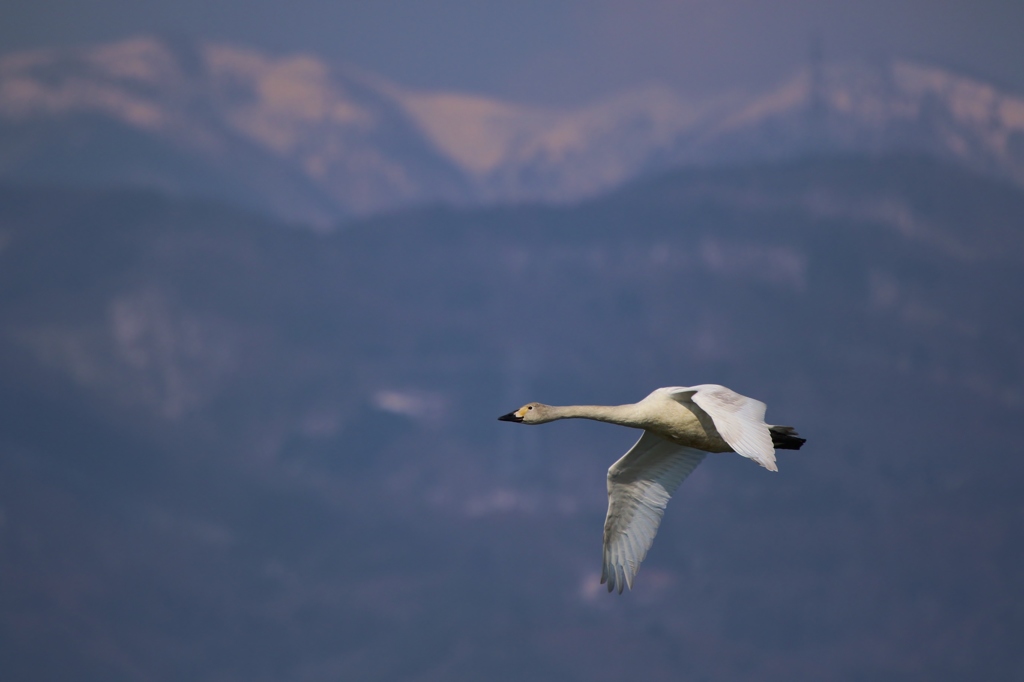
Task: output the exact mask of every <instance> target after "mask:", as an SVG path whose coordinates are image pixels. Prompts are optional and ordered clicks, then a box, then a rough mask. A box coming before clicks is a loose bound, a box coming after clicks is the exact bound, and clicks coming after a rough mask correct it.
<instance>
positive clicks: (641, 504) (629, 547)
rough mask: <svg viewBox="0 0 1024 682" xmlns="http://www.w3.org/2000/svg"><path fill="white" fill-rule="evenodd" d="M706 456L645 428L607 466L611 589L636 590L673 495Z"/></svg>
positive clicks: (604, 579)
mask: <svg viewBox="0 0 1024 682" xmlns="http://www.w3.org/2000/svg"><path fill="white" fill-rule="evenodd" d="M706 454H707V453H706V452H704V451H703V450H695V449H694V448H688V447H684V446H682V445H676V444H675V443H672V442H671V441H667V440H665V439H664V438H662V437H661V436H658V435H655V434H653V433H651V432H650V431H644V433H643V435H642V436H640V440H638V441H637V442H636V445H634V446H633V447H632V448H630V450H629V452H627V453H626V454H625V455H623V456H622V458H621V459H619V461H617V462H616V463H615V464H613V465H612V466H611V468H609V469H608V516H607V517H606V518H605V522H604V565H603V567H602V570H601V583H602V584H603V583H608V591H609V592H611V591H613V590H616V589H617V590H618V591H619V593H620V594H621V593H622V589H623V588H624V587H627V586H628V587H629V589H633V578H634V577H635V576H636V573H637V571H638V570H639V569H640V562H642V561H643V560H644V557H645V556H647V550H649V549H650V548H651V544H652V543H653V542H654V536H655V534H657V532H658V525H659V524H660V523H661V517H662V516H663V515H664V513H665V506H666V505H667V504H668V501H669V498H670V497H671V496H672V493H674V492H675V490H676V488H678V487H679V484H680V483H682V482H683V479H685V478H686V477H687V476H689V475H690V472H692V471H693V470H694V469H695V468H696V467H697V465H698V464H700V463H701V460H703V459H704V455H706Z"/></svg>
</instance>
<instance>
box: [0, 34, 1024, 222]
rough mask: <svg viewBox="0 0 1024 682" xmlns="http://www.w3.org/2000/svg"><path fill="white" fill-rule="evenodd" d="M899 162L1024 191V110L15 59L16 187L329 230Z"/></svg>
mask: <svg viewBox="0 0 1024 682" xmlns="http://www.w3.org/2000/svg"><path fill="white" fill-rule="evenodd" d="M894 151H898V152H908V151H912V152H917V153H927V154H930V155H934V156H936V157H938V158H942V159H945V160H947V161H949V162H954V163H957V164H960V165H963V166H964V167H966V168H969V169H971V170H973V171H976V172H978V171H980V172H984V173H988V174H991V175H994V176H996V177H1001V178H1004V179H1009V180H1011V181H1012V182H1015V183H1017V184H1022V183H1024V97H1021V96H1018V95H1014V94H1011V93H1003V92H999V91H998V90H997V89H996V88H994V87H993V86H991V85H989V84H987V83H984V82H980V81H977V80H972V79H969V78H965V77H963V76H959V75H957V74H954V73H950V72H948V71H944V70H942V69H939V68H936V67H932V66H928V65H920V64H914V63H908V62H904V61H894V62H891V63H888V64H885V65H881V66H877V65H876V66H867V65H856V64H836V65H826V66H820V67H815V68H811V69H806V70H804V71H802V72H800V73H797V74H795V75H794V76H793V77H792V78H791V79H789V80H788V81H786V82H783V83H782V84H780V85H778V86H777V87H773V88H769V89H766V90H765V91H764V92H751V93H735V94H732V95H728V96H722V97H717V98H713V99H710V100H701V101H695V100H688V99H685V98H682V97H680V96H679V95H677V94H676V93H673V92H671V91H669V90H666V89H664V88H657V87H650V88H646V89H640V90H636V91H632V92H624V93H619V94H617V95H615V96H613V97H610V98H609V99H607V100H606V101H601V102H596V103H594V104H592V105H589V106H585V107H581V108H578V109H574V110H557V109H542V108H537V107H529V106H523V105H519V104H514V103H508V102H500V101H497V100H492V99H486V98H482V97H478V96H474V95H471V94H466V93H453V92H448V93H446V92H416V91H411V90H408V89H406V88H403V87H401V86H400V85H397V84H394V83H389V82H388V81H386V80H385V79H382V78H380V77H377V76H374V75H372V74H367V73H365V72H361V71H358V70H357V69H354V68H352V67H345V66H340V67H339V66H331V65H328V64H325V63H324V62H322V61H321V60H319V59H317V58H316V57H314V56H310V55H291V56H284V57H275V56H268V55H265V54H261V53H259V52H257V51H255V50H250V49H244V48H237V47H231V46H226V45H219V44H212V43H207V44H192V43H183V42H174V41H168V40H160V39H155V38H146V37H142V38H135V39H131V40H126V41H122V42H118V43H111V44H105V45H99V46H94V47H88V48H80V49H69V50H39V51H35V52H27V53H19V54H13V55H9V56H7V57H4V58H3V59H0V177H3V178H6V179H8V180H15V181H19V182H26V181H28V182H43V183H54V182H59V183H68V184H74V185H81V184H86V185H93V186H95V185H101V186H124V185H129V186H143V187H152V188H157V189H160V190H163V191H167V192H174V193H177V194H180V195H199V196H207V197H212V198H219V199H222V200H227V201H231V202H233V203H236V204H240V205H242V206H249V207H254V208H257V209H260V210H264V211H267V212H269V213H271V214H273V215H276V216H279V217H284V218H287V219H290V220H299V221H304V222H311V223H314V224H317V225H327V224H331V223H333V222H336V221H337V220H338V219H340V218H343V217H351V216H353V215H366V214H369V213H374V212H377V211H381V210H389V209H395V208H400V207H403V206H409V205H413V204H424V203H437V202H446V203H456V204H479V203H495V202H497V203H507V202H515V201H536V200H544V201H554V202H567V201H576V200H579V199H581V198H585V197H589V196H594V195H596V194H598V193H600V192H602V191H605V190H608V189H610V188H614V187H617V186H620V185H621V184H622V183H624V182H627V181H629V180H630V179H632V178H635V177H638V176H641V175H644V174H651V173H657V172H661V171H664V170H666V169H668V168H672V167H678V166H693V165H709V164H711V165H713V164H720V163H735V162H744V163H745V162H751V161H757V160H773V159H782V158H793V157H797V156H800V155H804V154H815V153H825V152H828V153H834V152H844V153H856V154H864V153H870V154H885V153H891V152H894Z"/></svg>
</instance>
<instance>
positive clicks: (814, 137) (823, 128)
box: [807, 34, 828, 151]
mask: <svg viewBox="0 0 1024 682" xmlns="http://www.w3.org/2000/svg"><path fill="white" fill-rule="evenodd" d="M807 79H808V83H807V147H808V149H810V150H814V151H818V150H821V148H822V147H824V146H825V144H826V142H827V139H826V133H827V126H828V101H827V99H826V94H825V74H824V67H823V66H822V51H821V37H820V36H819V35H817V34H814V35H812V36H811V44H810V50H809V51H808V63H807Z"/></svg>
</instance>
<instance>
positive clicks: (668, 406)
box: [498, 384, 806, 594]
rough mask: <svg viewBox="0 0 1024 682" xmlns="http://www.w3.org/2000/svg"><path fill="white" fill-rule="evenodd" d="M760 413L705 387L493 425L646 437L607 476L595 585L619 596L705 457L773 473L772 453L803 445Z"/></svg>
mask: <svg viewBox="0 0 1024 682" xmlns="http://www.w3.org/2000/svg"><path fill="white" fill-rule="evenodd" d="M764 412H765V404H764V403H762V402H761V401H760V400H754V399H753V398H748V397H746V396H742V395H740V394H739V393H736V392H735V391H732V390H730V389H728V388H726V387H725V386H718V385H715V384H703V385H700V386H690V387H686V386H672V387H669V388H659V389H657V390H656V391H654V392H653V393H651V394H650V395H649V396H647V397H646V398H644V399H643V400H641V401H640V402H638V403H634V404H632V405H615V406H609V405H570V406H567V407H556V406H553V405H544V404H542V403H527V404H526V405H523V406H522V407H520V408H519V409H518V410H516V411H515V412H509V413H508V414H506V415H503V416H501V417H498V419H500V420H501V421H506V422H518V423H520V424H546V423H547V422H552V421H555V420H556V419H574V418H575V419H594V420H597V421H602V422H609V423H611V424H619V425H621V426H630V427H633V428H636V429H643V430H644V432H643V435H641V436H640V440H638V441H637V442H636V445H634V446H633V447H632V448H630V450H629V452H627V453H626V454H625V455H623V456H622V458H621V459H620V460H619V461H617V462H616V463H615V464H613V465H612V466H611V468H610V469H608V516H607V517H606V518H605V522H604V565H603V566H602V569H601V583H602V584H604V583H607V584H608V591H609V592H611V591H613V590H616V589H617V590H618V591H619V594H622V589H623V587H629V589H633V579H634V578H635V577H636V573H637V571H639V570H640V562H641V561H643V560H644V557H645V556H647V550H649V549H650V548H651V543H653V542H654V535H655V533H657V532H658V524H660V523H661V517H662V515H663V514H664V513H665V506H666V505H667V504H668V500H669V498H670V497H671V496H672V493H673V492H675V490H676V488H678V487H679V484H680V483H682V482H683V479H685V478H686V477H687V476H689V475H690V473H691V472H692V471H693V470H694V469H696V468H697V465H698V464H700V463H701V460H703V459H704V456H705V455H706V454H707V453H709V452H735V453H737V454H740V455H743V456H744V457H746V458H748V459H752V460H754V461H755V462H757V463H758V464H760V465H761V466H763V467H764V468H765V469H768V470H769V471H778V467H776V466H775V448H779V449H781V450H799V449H800V446H801V445H803V444H804V443H805V442H806V440H805V439H804V438H800V437H799V436H798V435H797V433H796V431H795V430H794V429H793V427H791V426H770V425H768V424H766V423H765V421H764Z"/></svg>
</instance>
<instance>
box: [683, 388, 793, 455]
mask: <svg viewBox="0 0 1024 682" xmlns="http://www.w3.org/2000/svg"><path fill="white" fill-rule="evenodd" d="M670 395H671V396H672V397H673V398H675V399H676V400H681V401H683V400H686V399H687V398H689V400H692V401H693V402H694V403H695V404H696V405H697V406H698V407H699V408H701V409H702V410H704V411H705V412H707V413H708V416H709V417H711V420H712V421H713V422H715V428H716V429H718V433H720V434H721V435H722V438H723V439H724V440H725V442H726V443H728V444H729V446H730V447H731V448H732V449H733V450H734V451H736V452H737V453H738V454H740V455H743V456H744V457H747V458H748V459H752V460H754V461H755V462H757V463H758V464H760V465H761V466H763V467H764V468H765V469H768V470H769V471H778V470H779V469H778V467H777V466H775V447H774V446H773V445H772V435H771V433H770V432H769V431H768V425H767V424H766V423H765V421H764V412H765V409H766V406H765V404H764V403H762V402H761V401H760V400H754V399H753V398H748V397H746V396H745V395H740V394H739V393H737V392H736V391H732V390H729V389H728V388H726V387H725V386H718V385H716V384H704V385H702V386H691V387H689V388H679V389H675V390H673V391H672V392H671V393H670Z"/></svg>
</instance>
